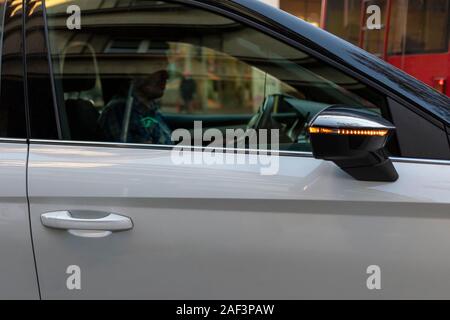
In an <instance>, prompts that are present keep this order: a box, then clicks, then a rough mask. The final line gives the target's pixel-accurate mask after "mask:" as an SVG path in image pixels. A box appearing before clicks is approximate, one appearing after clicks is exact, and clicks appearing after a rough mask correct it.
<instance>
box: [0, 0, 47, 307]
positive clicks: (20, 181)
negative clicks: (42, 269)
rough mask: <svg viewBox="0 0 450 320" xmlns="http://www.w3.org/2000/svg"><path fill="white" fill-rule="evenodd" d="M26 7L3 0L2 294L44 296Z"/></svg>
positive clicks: (0, 124)
mask: <svg viewBox="0 0 450 320" xmlns="http://www.w3.org/2000/svg"><path fill="white" fill-rule="evenodd" d="M21 9H22V8H21V6H14V5H12V4H10V3H8V4H7V3H6V1H2V2H0V48H2V50H1V52H2V54H1V62H0V69H1V79H0V87H1V88H0V177H1V180H0V181H1V182H0V256H1V259H0V299H39V290H38V281H37V275H36V269H35V264H34V256H33V242H32V239H31V234H30V231H31V230H30V223H29V215H28V202H27V189H26V170H27V168H26V165H27V153H28V144H27V132H26V123H25V101H24V84H23V68H22V57H23V55H22V52H21V43H22V41H21V39H22V10H21ZM13 12H15V14H12V13H13Z"/></svg>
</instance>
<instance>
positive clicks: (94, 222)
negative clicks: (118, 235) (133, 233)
mask: <svg viewBox="0 0 450 320" xmlns="http://www.w3.org/2000/svg"><path fill="white" fill-rule="evenodd" d="M76 213H78V212H71V211H55V212H47V213H44V214H42V215H41V222H42V224H43V225H44V226H46V227H48V228H52V229H63V230H95V231H111V232H112V231H125V230H130V229H132V228H133V222H132V221H131V219H130V218H128V217H125V216H121V215H118V214H115V213H101V212H96V214H97V215H98V214H100V215H102V217H100V218H87V217H81V218H80V217H75V216H74V215H81V214H76ZM80 213H81V211H80ZM91 215H92V214H91ZM84 216H86V215H84Z"/></svg>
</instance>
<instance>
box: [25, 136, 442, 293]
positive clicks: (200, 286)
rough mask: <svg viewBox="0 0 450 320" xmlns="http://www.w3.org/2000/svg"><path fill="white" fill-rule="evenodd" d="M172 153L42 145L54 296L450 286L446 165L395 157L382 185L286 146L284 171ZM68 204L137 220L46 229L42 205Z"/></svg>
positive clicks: (44, 273) (37, 234) (43, 234)
mask: <svg viewBox="0 0 450 320" xmlns="http://www.w3.org/2000/svg"><path fill="white" fill-rule="evenodd" d="M198 155H199V156H201V154H198ZM171 157H172V151H170V150H153V149H151V148H141V149H139V148H115V147H107V146H102V147H93V146H81V145H80V146H69V145H54V144H39V143H38V144H32V145H31V150H30V163H29V181H30V184H29V188H30V189H29V197H30V208H31V222H32V227H33V231H34V233H33V234H34V240H35V243H36V257H37V267H38V270H39V273H40V284H41V289H42V295H43V298H44V299H57V298H69V299H83V298H89V299H90V298H113V299H116V298H125V299H128V298H137V299H147V298H148V299H214V298H218V299H303V298H305V299H310V298H325V299H329V298H330V299H332V298H336V299H337V298H343V299H346V298H357V299H359V298H367V299H372V298H445V297H448V296H449V295H450V291H449V288H450V280H448V281H447V280H445V279H450V277H449V275H450V271H449V270H450V269H449V268H446V266H449V265H450V246H448V245H447V243H448V242H449V241H450V236H449V233H448V230H449V228H450V212H449V210H448V208H449V202H450V198H449V197H448V190H449V188H450V185H449V183H450V164H448V163H447V164H446V163H445V162H440V163H436V164H430V163H414V162H396V163H395V166H396V168H397V170H398V172H399V175H400V179H399V181H397V182H396V183H375V182H361V181H355V180H353V179H352V178H351V177H349V176H347V175H346V174H345V173H343V172H341V171H340V170H339V168H337V167H336V166H334V165H333V164H331V163H328V162H323V161H319V160H315V159H313V158H311V157H309V156H307V155H304V156H281V157H280V158H279V161H280V162H279V165H280V171H279V173H278V174H276V175H273V176H269V175H267V176H263V175H261V174H260V171H259V170H260V167H259V166H258V165H239V166H236V165H211V166H208V167H207V168H205V167H204V166H202V165H195V164H191V165H178V166H175V165H174V164H173V163H172V158H171ZM273 157H275V156H273ZM57 210H92V211H108V212H114V213H118V214H122V215H125V216H128V217H130V218H131V219H132V220H133V223H134V229H133V230H130V231H127V232H119V233H113V234H112V235H110V236H108V237H104V238H98V239H92V238H82V237H77V236H75V235H72V234H70V233H69V232H67V231H62V230H52V229H48V228H46V227H44V226H42V224H41V221H40V215H41V214H42V213H44V212H49V211H57ZM69 265H78V266H79V267H80V268H81V275H82V281H81V290H68V289H67V288H66V284H65V279H66V277H67V276H68V275H67V274H65V270H66V268H67V267H68V266H69ZM370 265H378V266H380V267H381V268H382V279H383V280H382V281H383V282H382V291H378V292H376V291H370V290H368V289H367V287H366V279H367V277H368V275H367V274H366V269H367V267H368V266H370ZM418 289H420V290H418Z"/></svg>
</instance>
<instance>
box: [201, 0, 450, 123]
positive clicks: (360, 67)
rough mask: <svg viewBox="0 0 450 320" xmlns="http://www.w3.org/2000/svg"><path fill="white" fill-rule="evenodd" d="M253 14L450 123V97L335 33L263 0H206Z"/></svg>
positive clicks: (254, 17) (206, 0)
mask: <svg viewBox="0 0 450 320" xmlns="http://www.w3.org/2000/svg"><path fill="white" fill-rule="evenodd" d="M202 2H209V3H211V4H214V5H215V6H217V5H219V6H225V7H228V8H230V9H234V10H238V11H240V12H242V13H244V14H247V15H250V16H251V18H252V19H254V20H255V19H256V20H258V22H260V23H262V24H266V25H267V24H268V25H270V26H271V27H272V28H275V29H278V30H279V31H280V30H284V31H289V32H292V33H295V34H296V35H297V36H298V37H299V38H301V39H302V40H303V42H304V43H305V44H307V45H308V46H309V47H311V48H312V49H314V50H316V51H318V52H320V53H324V54H326V56H328V57H330V58H332V59H333V60H335V61H338V62H340V63H343V64H344V65H347V66H348V67H350V68H351V69H353V70H355V69H356V71H357V72H358V73H360V74H363V75H364V76H366V77H368V78H369V79H371V80H372V81H374V82H376V83H377V84H378V85H381V86H382V87H384V88H386V89H387V90H389V91H395V92H396V93H397V94H399V95H401V96H402V97H403V98H405V99H406V100H408V101H409V102H411V103H412V104H415V105H418V106H420V107H421V108H422V109H423V110H425V111H426V112H428V113H430V114H432V115H434V116H435V117H437V118H439V119H441V120H442V121H443V122H444V123H445V124H446V125H449V126H450V98H448V97H447V96H445V95H443V94H440V93H439V92H437V91H436V90H434V89H433V88H431V87H429V86H427V85H426V84H425V83H423V82H422V81H419V80H417V79H415V78H414V77H412V76H410V75H408V74H406V73H405V72H403V71H402V70H400V69H398V68H396V67H394V66H392V65H391V64H389V63H387V62H385V61H383V60H381V59H379V58H378V57H376V56H374V55H372V54H370V53H368V52H367V51H364V50H362V49H361V48H359V47H357V46H355V45H353V44H351V43H349V42H347V41H345V40H343V39H341V38H338V37H336V36H334V35H333V34H331V33H329V32H327V31H325V30H323V29H320V28H317V27H315V26H313V25H312V24H310V23H308V22H305V21H303V20H301V19H299V18H297V17H295V16H293V15H291V14H289V13H287V12H285V11H282V10H279V9H277V8H275V7H272V6H270V5H268V4H266V3H264V2H262V1H259V0H232V1H229V0H214V1H213V0H203V1H202Z"/></svg>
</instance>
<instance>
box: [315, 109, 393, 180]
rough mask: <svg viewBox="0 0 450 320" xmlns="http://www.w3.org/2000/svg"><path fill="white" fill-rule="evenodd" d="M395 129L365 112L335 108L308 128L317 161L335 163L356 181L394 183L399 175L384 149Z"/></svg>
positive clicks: (372, 114)
mask: <svg viewBox="0 0 450 320" xmlns="http://www.w3.org/2000/svg"><path fill="white" fill-rule="evenodd" d="M394 131H395V127H394V125H392V124H391V123H390V122H389V121H387V120H385V119H383V118H381V117H380V116H378V115H377V114H375V113H372V112H369V111H365V110H362V109H356V108H349V107H343V106H332V107H329V108H327V109H325V110H323V111H322V112H320V113H319V114H318V115H317V116H316V117H315V118H313V119H312V120H311V122H310V123H309V125H308V132H309V134H310V139H311V145H312V149H313V154H314V157H315V158H316V159H323V160H328V161H333V162H334V163H335V164H336V165H338V166H339V167H340V168H341V169H342V170H344V171H345V172H347V173H348V174H349V175H351V176H352V177H353V178H355V179H357V180H362V181H385V182H393V181H396V180H397V179H398V173H397V171H396V170H395V168H394V165H393V164H392V162H391V160H390V159H389V157H388V155H387V153H386V151H385V150H384V147H385V145H386V143H387V141H388V140H389V138H390V137H391V136H392V134H393V132H394Z"/></svg>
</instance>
